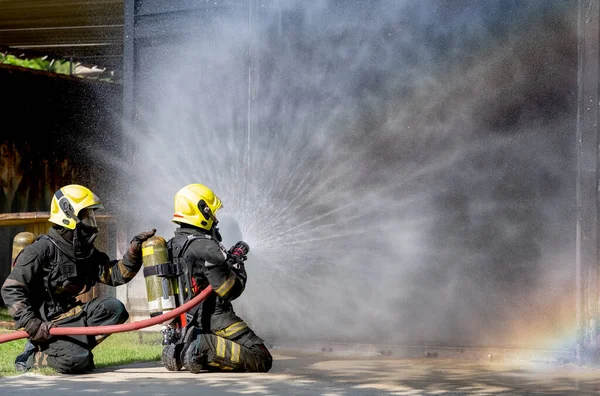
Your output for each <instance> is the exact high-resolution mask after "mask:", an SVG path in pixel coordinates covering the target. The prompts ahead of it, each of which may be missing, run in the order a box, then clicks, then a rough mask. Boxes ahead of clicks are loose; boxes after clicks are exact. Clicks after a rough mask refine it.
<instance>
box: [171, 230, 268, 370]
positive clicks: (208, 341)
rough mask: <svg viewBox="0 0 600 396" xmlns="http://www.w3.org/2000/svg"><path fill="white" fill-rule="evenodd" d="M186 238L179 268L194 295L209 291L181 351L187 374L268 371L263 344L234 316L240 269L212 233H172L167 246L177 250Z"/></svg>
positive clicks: (242, 273)
mask: <svg viewBox="0 0 600 396" xmlns="http://www.w3.org/2000/svg"><path fill="white" fill-rule="evenodd" d="M188 238H193V239H192V240H191V242H189V244H188V245H187V247H186V248H185V249H184V250H183V251H182V253H181V260H182V262H183V265H184V267H186V268H188V269H191V272H192V278H193V280H194V283H195V286H197V291H198V292H200V291H202V290H203V289H204V288H206V287H207V286H208V285H211V286H212V288H213V290H214V292H213V293H211V294H210V295H209V297H208V298H207V299H206V300H204V301H203V302H202V303H201V304H200V305H199V306H198V309H197V311H195V312H194V313H195V315H196V321H195V325H196V326H197V329H196V330H195V331H194V332H193V333H191V339H190V343H189V345H186V347H185V348H186V349H185V352H184V354H185V357H184V359H183V360H184V365H185V366H186V367H187V368H188V369H189V370H190V371H192V372H199V371H201V370H228V371H252V372H267V371H269V370H270V369H271V365H272V362H273V359H272V357H271V354H270V353H269V350H268V349H267V348H266V346H265V345H264V341H263V340H262V339H261V338H260V337H258V336H257V335H256V334H255V333H254V331H252V329H250V327H248V325H247V324H246V323H245V322H244V321H243V320H242V319H240V318H239V317H238V316H237V315H236V314H235V312H234V310H233V306H232V305H231V301H233V300H234V299H236V298H237V297H239V296H240V295H241V294H242V292H243V291H244V287H245V284H246V279H247V275H246V270H245V268H244V265H243V264H242V265H239V264H238V265H233V264H232V262H230V261H229V260H228V252H227V251H226V250H225V248H224V247H223V245H221V244H220V243H219V242H218V241H217V240H216V239H215V238H214V237H213V236H212V233H210V232H206V231H204V230H202V229H199V228H194V227H192V226H181V227H179V228H177V230H175V235H174V237H173V238H172V240H171V241H170V243H171V244H172V246H173V247H174V248H175V250H177V248H178V247H181V246H183V245H184V243H185V240H186V239H188Z"/></svg>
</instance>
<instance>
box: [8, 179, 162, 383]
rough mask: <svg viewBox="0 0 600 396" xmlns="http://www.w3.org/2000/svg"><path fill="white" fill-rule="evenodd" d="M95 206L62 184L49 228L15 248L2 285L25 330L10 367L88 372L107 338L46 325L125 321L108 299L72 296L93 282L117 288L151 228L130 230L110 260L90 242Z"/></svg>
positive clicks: (135, 265) (83, 190)
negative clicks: (59, 332) (63, 332)
mask: <svg viewBox="0 0 600 396" xmlns="http://www.w3.org/2000/svg"><path fill="white" fill-rule="evenodd" d="M102 208H103V205H102V202H100V199H99V198H98V197H97V196H96V194H94V193H93V192H92V191H90V190H89V189H88V188H87V187H84V186H81V185H77V184H71V185H67V186H64V187H62V188H60V189H59V190H58V191H56V193H55V194H54V196H53V197H52V202H51V204H50V218H49V220H48V221H50V222H51V223H53V226H52V228H51V229H50V230H49V232H48V233H47V234H42V235H40V236H38V237H37V238H36V239H35V241H33V240H32V239H30V240H29V242H32V243H31V244H28V245H26V246H24V247H22V249H17V250H18V253H17V255H16V258H15V260H14V267H13V269H12V271H11V273H10V274H9V275H8V278H6V281H5V282H4V284H3V285H2V299H3V300H4V302H5V304H6V305H7V306H8V312H9V314H10V315H11V316H12V317H13V318H14V320H15V322H16V325H17V328H21V327H22V328H24V329H25V331H26V332H27V334H29V340H28V341H27V342H26V343H25V349H24V351H23V353H21V354H20V355H19V356H17V359H16V361H15V369H16V370H18V371H27V370H29V369H31V368H32V367H36V366H50V367H52V368H54V369H55V370H57V371H58V372H60V373H71V374H77V373H82V372H85V371H88V370H91V369H93V368H94V356H93V354H92V349H94V348H95V347H96V346H97V345H98V344H99V343H100V342H101V341H102V340H104V339H105V338H106V337H108V335H98V336H87V335H72V336H53V335H52V334H50V329H51V328H52V327H87V326H105V325H115V324H121V323H124V322H125V321H127V319H128V318H129V314H128V312H127V311H126V309H125V306H124V305H123V303H122V302H121V301H119V300H117V299H116V298H113V297H109V296H104V297H96V298H93V299H91V300H89V301H88V302H85V303H83V302H81V301H80V300H79V299H78V296H79V295H81V294H83V293H85V292H87V291H88V290H90V288H91V287H92V286H94V285H95V284H96V283H104V284H106V285H109V286H119V285H123V284H125V283H127V282H129V281H131V280H132V279H133V278H134V276H135V275H136V274H137V272H138V271H139V269H140V267H141V265H142V251H141V245H142V242H144V241H145V240H147V239H148V238H150V237H152V236H153V235H154V233H155V232H156V230H152V231H148V232H142V233H140V234H138V235H136V236H135V237H133V239H132V240H131V243H130V246H129V250H128V251H127V252H125V254H124V255H123V258H121V259H119V260H117V259H110V258H109V256H108V255H107V254H106V253H104V252H101V251H99V250H98V249H96V247H95V246H94V241H95V239H96V236H97V235H98V232H99V229H98V225H97V223H96V216H95V212H96V210H98V209H102ZM30 236H32V235H30ZM16 242H18V241H16ZM15 247H17V248H18V246H15Z"/></svg>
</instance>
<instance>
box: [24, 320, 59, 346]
mask: <svg viewBox="0 0 600 396" xmlns="http://www.w3.org/2000/svg"><path fill="white" fill-rule="evenodd" d="M53 326H54V323H51V322H44V321H43V320H41V319H39V318H31V319H29V321H28V322H27V324H25V331H26V332H27V334H29V339H30V340H31V341H34V342H45V341H48V340H50V339H51V338H52V334H50V328H52V327H53Z"/></svg>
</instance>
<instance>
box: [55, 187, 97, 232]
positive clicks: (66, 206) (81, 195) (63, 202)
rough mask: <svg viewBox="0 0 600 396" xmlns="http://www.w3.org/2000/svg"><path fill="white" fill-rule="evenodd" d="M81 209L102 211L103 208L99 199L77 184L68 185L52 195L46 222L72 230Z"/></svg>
mask: <svg viewBox="0 0 600 396" xmlns="http://www.w3.org/2000/svg"><path fill="white" fill-rule="evenodd" d="M82 209H104V206H102V202H100V198H98V197H97V196H96V194H94V193H93V192H91V191H90V190H89V189H88V188H86V187H83V186H80V185H79V184H69V185H68V186H64V187H62V188H61V189H59V190H58V191H57V192H55V193H54V196H53V197H52V203H51V204H50V218H49V219H48V221H50V222H51V223H54V224H58V225H60V226H63V227H65V228H68V229H70V230H74V229H75V226H76V225H77V216H78V215H79V212H80V211H81V210H82Z"/></svg>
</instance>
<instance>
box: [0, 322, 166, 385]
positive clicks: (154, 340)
mask: <svg viewBox="0 0 600 396" xmlns="http://www.w3.org/2000/svg"><path fill="white" fill-rule="evenodd" d="M12 331H13V330H7V329H3V331H2V332H1V333H4V334H5V333H10V332H12ZM161 340H162V338H161V335H160V333H156V332H154V333H153V332H142V331H133V332H125V333H115V334H111V335H110V337H108V338H107V339H106V340H104V342H102V343H101V344H100V345H98V346H97V347H96V348H94V350H93V353H94V363H95V364H96V367H98V368H101V367H112V366H119V365H123V364H129V363H136V362H149V361H157V360H160V356H161V353H162V348H163V347H162V344H161ZM25 342H26V339H19V340H14V341H10V342H5V343H3V344H0V377H7V376H14V375H18V374H20V373H19V372H17V371H16V370H15V369H14V362H15V358H16V357H17V355H18V354H19V353H21V352H22V351H23V348H24V346H25ZM32 372H35V373H37V374H43V375H55V374H56V372H55V371H54V370H52V369H51V368H47V367H45V368H42V369H34V370H33V371H32Z"/></svg>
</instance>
